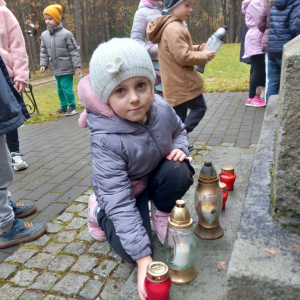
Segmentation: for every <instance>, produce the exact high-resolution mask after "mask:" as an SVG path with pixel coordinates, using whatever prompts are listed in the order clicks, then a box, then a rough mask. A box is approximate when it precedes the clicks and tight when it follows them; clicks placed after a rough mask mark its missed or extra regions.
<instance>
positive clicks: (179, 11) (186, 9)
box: [171, 0, 195, 21]
mask: <svg viewBox="0 0 300 300" xmlns="http://www.w3.org/2000/svg"><path fill="white" fill-rule="evenodd" d="M194 4H195V0H185V1H183V2H181V3H180V4H178V5H176V6H175V7H174V8H173V9H172V10H171V13H172V15H174V16H176V17H177V18H178V19H179V20H181V21H186V20H187V19H188V17H189V16H190V14H191V12H192V11H193V6H194Z"/></svg>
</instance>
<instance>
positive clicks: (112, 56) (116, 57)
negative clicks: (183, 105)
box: [90, 38, 155, 103]
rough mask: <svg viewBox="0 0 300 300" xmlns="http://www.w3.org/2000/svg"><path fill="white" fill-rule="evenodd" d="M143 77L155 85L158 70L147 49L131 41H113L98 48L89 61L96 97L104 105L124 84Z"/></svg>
mask: <svg viewBox="0 0 300 300" xmlns="http://www.w3.org/2000/svg"><path fill="white" fill-rule="evenodd" d="M138 76H143V77H146V78H148V79H149V80H150V81H151V83H152V85H153V86H154V82H155V71H154V68H153V64H152V61H151V58H150V56H149V54H148V52H147V50H146V49H145V48H144V47H143V46H142V45H140V44H139V43H138V42H136V41H134V40H132V39H129V38H114V39H112V40H110V41H108V42H106V43H102V44H100V45H99V46H98V48H97V49H96V50H95V52H94V53H93V55H92V58H91V61H90V77H91V85H92V90H93V92H94V94H95V95H96V96H97V98H99V99H100V100H101V101H102V102H104V103H107V100H108V98H109V96H110V94H111V93H112V91H113V90H114V89H115V88H116V87H117V86H118V85H119V84H120V83H122V82H123V81H125V80H127V79H129V78H132V77H138Z"/></svg>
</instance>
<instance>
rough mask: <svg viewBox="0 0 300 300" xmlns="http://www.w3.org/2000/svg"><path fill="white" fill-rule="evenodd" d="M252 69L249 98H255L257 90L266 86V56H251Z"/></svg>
mask: <svg viewBox="0 0 300 300" xmlns="http://www.w3.org/2000/svg"><path fill="white" fill-rule="evenodd" d="M251 69H252V73H251V76H250V87H249V98H251V99H252V98H254V97H255V95H256V88H257V87H258V86H265V84H266V70H265V55H264V54H258V55H253V56H251Z"/></svg>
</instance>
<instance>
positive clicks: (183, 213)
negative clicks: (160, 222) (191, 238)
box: [168, 200, 193, 229]
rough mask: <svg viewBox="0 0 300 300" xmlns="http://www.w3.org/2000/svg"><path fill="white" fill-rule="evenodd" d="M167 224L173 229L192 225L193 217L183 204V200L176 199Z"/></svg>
mask: <svg viewBox="0 0 300 300" xmlns="http://www.w3.org/2000/svg"><path fill="white" fill-rule="evenodd" d="M168 222H169V226H170V227H172V228H175V229H187V228H190V227H192V226H193V219H192V218H191V215H190V212H189V210H188V209H187V207H186V206H185V201H183V200H177V201H176V205H175V206H174V208H173V209H172V211H171V215H170V217H169V220H168Z"/></svg>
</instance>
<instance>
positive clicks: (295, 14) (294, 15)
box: [289, 5, 300, 38]
mask: <svg viewBox="0 0 300 300" xmlns="http://www.w3.org/2000/svg"><path fill="white" fill-rule="evenodd" d="M299 13H300V6H299V5H294V6H293V7H292V9H291V13H290V19H289V28H290V31H291V33H292V37H293V38H294V37H295V36H297V35H298V34H299V33H300V31H299V30H300V28H297V25H296V22H297V19H299ZM298 24H299V20H298ZM298 26H299V25H298Z"/></svg>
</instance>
